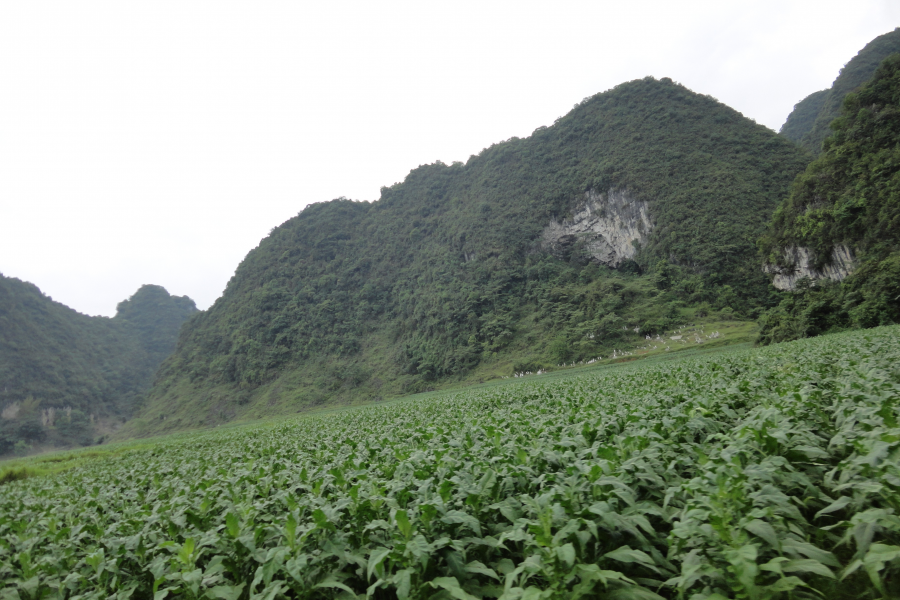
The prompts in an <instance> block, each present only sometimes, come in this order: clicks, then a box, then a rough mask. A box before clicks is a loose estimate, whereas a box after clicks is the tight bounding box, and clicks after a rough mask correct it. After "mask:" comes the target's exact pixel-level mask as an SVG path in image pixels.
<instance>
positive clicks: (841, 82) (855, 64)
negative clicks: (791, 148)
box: [781, 27, 900, 154]
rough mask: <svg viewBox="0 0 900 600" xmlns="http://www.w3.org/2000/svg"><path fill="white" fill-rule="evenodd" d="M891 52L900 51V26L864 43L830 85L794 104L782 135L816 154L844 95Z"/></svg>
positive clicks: (829, 131)
mask: <svg viewBox="0 0 900 600" xmlns="http://www.w3.org/2000/svg"><path fill="white" fill-rule="evenodd" d="M894 52H900V27H898V28H896V29H894V30H893V31H891V32H888V33H885V34H884V35H880V36H878V37H877V38H875V39H874V40H872V41H871V42H869V43H868V44H866V46H865V47H864V48H863V49H862V50H860V51H859V53H858V54H857V55H856V56H854V57H853V58H852V59H851V60H850V62H848V63H847V64H846V65H844V68H842V69H841V71H840V73H839V74H838V76H837V79H835V80H834V83H833V84H832V85H831V87H830V88H829V89H827V90H821V91H818V92H814V93H813V94H810V95H809V96H807V97H806V98H804V99H803V100H802V101H800V102H799V103H798V104H797V105H796V106H794V110H793V112H791V114H790V115H788V118H787V121H785V123H784V125H782V127H781V135H783V136H785V137H787V138H788V139H790V140H793V141H794V142H797V143H799V144H800V145H802V146H803V147H804V148H806V149H807V150H809V151H810V152H812V153H813V154H819V153H820V152H821V151H822V142H823V141H824V140H825V138H826V137H828V136H829V135H831V129H830V128H829V125H830V124H831V122H832V121H833V120H834V119H836V118H837V117H838V116H840V114H841V106H842V103H843V101H844V97H845V96H846V95H847V94H848V93H850V92H852V91H854V90H857V89H859V88H860V87H861V86H862V85H863V84H864V83H866V82H867V81H869V80H870V79H871V78H872V76H873V75H874V74H875V70H876V69H877V68H878V65H879V64H881V62H882V61H883V60H884V59H885V58H887V57H888V56H889V55H891V54H893V53H894Z"/></svg>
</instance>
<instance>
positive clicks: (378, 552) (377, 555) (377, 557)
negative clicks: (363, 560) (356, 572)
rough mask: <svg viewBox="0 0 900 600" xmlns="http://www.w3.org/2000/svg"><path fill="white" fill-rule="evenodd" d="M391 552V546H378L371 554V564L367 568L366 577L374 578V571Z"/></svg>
mask: <svg viewBox="0 0 900 600" xmlns="http://www.w3.org/2000/svg"><path fill="white" fill-rule="evenodd" d="M390 553H391V549H390V548H376V549H375V550H373V551H372V553H371V554H370V555H369V566H368V567H367V568H366V578H367V579H372V573H373V572H374V571H375V569H376V568H378V566H379V565H380V564H381V563H382V562H383V561H384V559H385V558H387V556H388V554H390Z"/></svg>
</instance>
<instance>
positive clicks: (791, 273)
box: [763, 244, 856, 290]
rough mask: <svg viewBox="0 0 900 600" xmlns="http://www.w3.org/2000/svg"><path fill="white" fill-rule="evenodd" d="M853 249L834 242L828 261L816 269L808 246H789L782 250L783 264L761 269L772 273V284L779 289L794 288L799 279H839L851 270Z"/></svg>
mask: <svg viewBox="0 0 900 600" xmlns="http://www.w3.org/2000/svg"><path fill="white" fill-rule="evenodd" d="M855 262H856V260H855V257H854V255H853V251H852V250H851V249H850V248H849V246H847V245H846V244H836V245H835V246H834V248H832V250H831V259H830V261H829V262H828V263H827V264H826V265H825V266H823V267H822V268H821V269H817V268H816V266H815V264H816V256H815V253H813V252H812V251H811V250H810V249H809V248H804V247H803V246H791V247H789V248H785V250H784V266H780V265H771V264H767V265H765V266H764V267H763V269H764V270H765V271H766V272H767V273H769V274H772V275H774V277H773V279H772V285H774V286H775V287H776V288H778V289H779V290H794V289H796V287H797V282H798V281H799V280H801V279H810V280H812V281H816V280H818V279H831V280H832V281H841V280H842V279H844V278H845V277H846V276H847V275H849V274H850V273H852V272H853V268H854V266H855Z"/></svg>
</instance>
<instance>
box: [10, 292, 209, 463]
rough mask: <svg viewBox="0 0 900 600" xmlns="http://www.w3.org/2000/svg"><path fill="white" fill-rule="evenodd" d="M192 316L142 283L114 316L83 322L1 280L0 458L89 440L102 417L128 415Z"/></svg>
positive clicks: (190, 308)
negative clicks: (37, 445) (25, 448)
mask: <svg viewBox="0 0 900 600" xmlns="http://www.w3.org/2000/svg"><path fill="white" fill-rule="evenodd" d="M196 312H197V307H196V306H195V305H194V302H193V301H192V300H191V299H190V298H187V297H177V296H170V295H169V294H168V292H166V290H165V289H163V288H162V287H159V286H155V285H145V286H143V287H141V288H140V289H139V290H138V291H137V292H136V293H135V294H134V295H133V296H132V297H131V298H130V299H128V300H126V301H124V302H122V303H120V304H119V306H118V312H117V314H116V316H115V317H114V318H112V319H109V318H106V317H89V316H86V315H83V314H81V313H78V312H76V311H74V310H72V309H71V308H68V307H67V306H64V305H62V304H60V303H58V302H54V301H53V300H51V299H50V298H49V297H47V296H45V295H44V294H42V293H41V291H40V290H39V289H38V288H37V287H36V286H35V285H33V284H31V283H27V282H24V281H20V280H18V279H14V278H9V277H4V276H2V275H0V410H2V415H3V416H2V418H0V454H2V453H4V452H8V451H9V450H10V448H11V447H12V446H13V445H14V444H15V443H16V442H23V443H34V442H44V441H48V442H50V443H52V442H57V443H60V444H66V443H70V442H88V441H90V440H91V439H92V436H93V434H94V433H95V432H96V427H94V425H97V424H99V422H100V421H101V420H103V419H108V418H112V417H117V418H122V419H124V418H127V417H130V416H131V415H132V413H133V411H134V409H135V406H136V403H137V402H138V400H139V398H140V397H141V394H143V393H144V392H145V391H146V390H147V389H148V388H149V387H150V385H151V384H152V382H153V375H154V373H155V372H156V369H157V367H158V366H159V364H160V363H161V362H162V360H163V359H164V358H165V357H166V356H167V355H168V354H170V353H171V352H172V351H173V350H174V349H175V343H176V340H177V336H178V329H179V328H180V326H181V324H182V323H183V322H184V321H185V320H186V319H187V318H188V317H190V316H191V315H192V314H194V313H196Z"/></svg>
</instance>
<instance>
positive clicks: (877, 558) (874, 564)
mask: <svg viewBox="0 0 900 600" xmlns="http://www.w3.org/2000/svg"><path fill="white" fill-rule="evenodd" d="M898 558H900V546H888V545H886V544H872V545H871V546H870V547H869V551H868V552H866V556H865V558H863V566H865V567H866V572H868V574H869V579H871V580H872V583H873V584H874V585H875V587H876V588H878V591H879V592H883V591H884V589H883V586H882V583H881V571H882V570H883V569H884V566H885V565H886V564H887V563H889V562H891V561H893V560H897V559H898Z"/></svg>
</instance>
